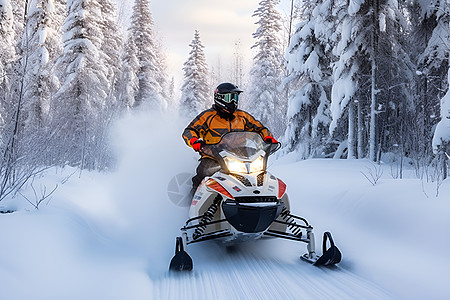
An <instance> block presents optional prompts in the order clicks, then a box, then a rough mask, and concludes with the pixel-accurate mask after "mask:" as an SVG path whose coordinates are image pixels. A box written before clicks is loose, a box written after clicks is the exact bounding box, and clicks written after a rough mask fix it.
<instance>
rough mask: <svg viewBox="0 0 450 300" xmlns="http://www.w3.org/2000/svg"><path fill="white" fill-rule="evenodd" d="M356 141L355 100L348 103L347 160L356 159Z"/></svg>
mask: <svg viewBox="0 0 450 300" xmlns="http://www.w3.org/2000/svg"><path fill="white" fill-rule="evenodd" d="M355 143H356V139H355V104H354V102H353V100H350V101H349V103H348V155H347V158H349V159H355V158H356V144H355Z"/></svg>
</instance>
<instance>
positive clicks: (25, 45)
mask: <svg viewBox="0 0 450 300" xmlns="http://www.w3.org/2000/svg"><path fill="white" fill-rule="evenodd" d="M56 24H57V21H56V11H55V5H54V2H53V1H52V0H31V2H30V6H29V9H28V17H27V24H26V27H25V33H24V35H23V38H22V46H21V48H22V50H23V53H22V65H23V66H24V67H25V65H26V69H24V79H23V80H24V91H23V99H24V100H23V102H24V106H23V108H24V118H23V119H24V125H25V128H24V129H25V130H26V131H27V132H28V133H29V134H33V133H37V132H38V131H40V130H42V129H43V127H44V126H45V125H46V123H47V121H48V114H49V111H50V99H51V96H52V94H53V93H54V92H55V91H56V88H57V86H58V79H57V78H56V76H55V75H54V72H53V70H52V68H53V64H54V60H55V58H56V57H57V56H59V55H60V54H61V52H62V47H61V40H60V38H61V36H60V34H59V28H57V27H55V25H56Z"/></svg>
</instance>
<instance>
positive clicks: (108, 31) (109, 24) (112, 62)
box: [100, 0, 123, 106]
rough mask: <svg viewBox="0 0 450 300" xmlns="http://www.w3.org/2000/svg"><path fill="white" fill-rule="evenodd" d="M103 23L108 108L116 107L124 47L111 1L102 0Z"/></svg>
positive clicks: (102, 47)
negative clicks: (121, 55)
mask: <svg viewBox="0 0 450 300" xmlns="http://www.w3.org/2000/svg"><path fill="white" fill-rule="evenodd" d="M101 13H102V17H103V21H102V22H101V26H102V32H103V40H102V44H101V47H100V50H101V51H102V52H103V53H104V54H105V65H106V68H107V73H106V77H107V79H108V82H109V93H108V102H109V105H108V106H115V97H116V94H117V89H118V81H119V72H120V53H121V50H122V46H123V41H122V32H121V30H120V28H119V25H118V23H117V12H116V4H115V3H113V2H112V1H111V0H102V5H101Z"/></svg>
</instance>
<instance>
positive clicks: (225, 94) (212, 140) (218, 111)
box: [183, 83, 278, 191]
mask: <svg viewBox="0 0 450 300" xmlns="http://www.w3.org/2000/svg"><path fill="white" fill-rule="evenodd" d="M242 92H243V91H242V90H241V89H239V88H238V87H237V86H236V85H234V84H232V83H222V84H219V85H218V86H217V88H216V90H215V91H214V105H213V106H212V108H210V109H207V110H205V111H203V112H202V113H200V114H199V115H198V116H197V117H196V118H194V120H192V122H191V123H190V124H189V125H188V126H187V127H186V129H185V130H184V132H183V139H184V141H185V143H186V144H187V145H188V146H189V147H192V148H193V149H194V150H195V151H197V152H200V154H201V158H200V164H199V165H198V167H197V174H196V175H195V176H194V177H193V178H192V187H193V191H195V190H196V189H197V187H198V186H199V185H200V183H201V182H202V180H203V178H205V177H206V176H211V175H212V174H214V173H215V172H217V171H218V170H219V168H220V167H219V164H218V163H217V161H216V160H215V159H213V158H212V157H210V156H207V155H206V154H204V153H202V152H201V148H202V146H203V145H205V144H216V143H218V142H219V141H220V138H221V136H222V135H224V134H225V133H228V132H230V131H254V132H257V133H259V134H260V135H261V137H262V138H263V139H264V141H265V142H266V143H278V142H277V140H276V139H275V138H274V137H273V136H272V134H271V133H270V131H269V130H268V129H267V128H266V127H264V126H263V125H262V124H261V122H259V121H257V120H256V119H255V118H254V117H252V116H251V115H250V114H249V113H247V112H245V111H243V110H240V109H237V107H238V102H239V94H240V93H242Z"/></svg>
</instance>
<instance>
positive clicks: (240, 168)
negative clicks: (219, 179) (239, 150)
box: [224, 156, 247, 173]
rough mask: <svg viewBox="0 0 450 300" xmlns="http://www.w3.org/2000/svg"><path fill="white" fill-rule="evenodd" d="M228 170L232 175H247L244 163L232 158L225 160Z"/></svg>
mask: <svg viewBox="0 0 450 300" xmlns="http://www.w3.org/2000/svg"><path fill="white" fill-rule="evenodd" d="M224 161H225V163H226V164H227V168H228V170H229V171H230V172H232V173H247V166H246V165H245V163H243V162H242V161H239V160H236V159H233V158H231V157H228V156H227V157H225V158H224Z"/></svg>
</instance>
